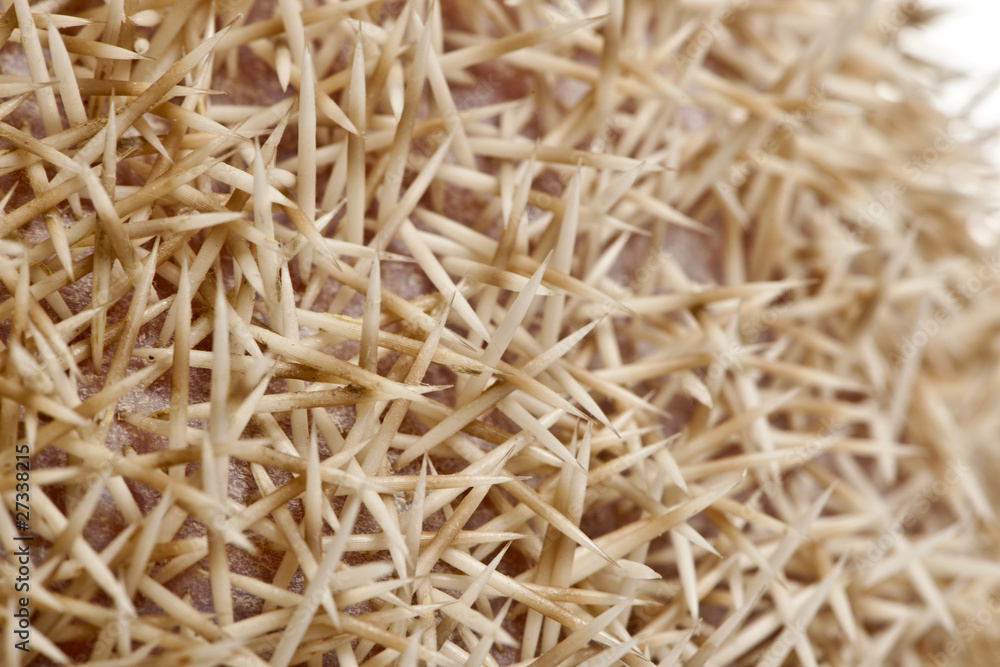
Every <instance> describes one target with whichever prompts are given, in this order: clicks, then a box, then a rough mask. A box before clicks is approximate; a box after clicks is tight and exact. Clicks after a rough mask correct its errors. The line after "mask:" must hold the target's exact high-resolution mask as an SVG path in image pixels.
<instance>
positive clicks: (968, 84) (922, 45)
mask: <svg viewBox="0 0 1000 667" xmlns="http://www.w3.org/2000/svg"><path fill="white" fill-rule="evenodd" d="M922 5H923V6H924V7H927V8H934V9H936V8H942V9H945V10H948V11H947V13H946V14H945V15H944V16H940V17H938V18H937V19H935V20H934V21H933V22H932V23H931V24H929V25H928V26H926V27H923V28H920V29H914V28H907V29H905V30H903V31H902V33H901V34H900V40H901V43H902V45H903V47H904V49H905V50H907V51H909V52H911V53H913V54H914V55H919V56H922V57H924V58H926V59H928V60H933V61H937V62H939V63H942V64H944V65H946V66H948V67H953V68H956V69H959V70H962V71H965V72H968V73H969V74H970V75H971V80H970V81H965V82H961V83H955V84H950V85H948V86H946V87H944V88H943V89H942V90H941V91H940V94H939V98H940V99H939V102H940V104H941V106H942V108H944V109H946V110H947V111H949V112H951V113H957V112H958V111H959V110H960V109H961V108H962V107H963V106H964V105H965V103H966V102H967V101H968V100H969V98H970V97H971V96H972V95H973V94H975V92H976V91H978V90H980V89H981V88H982V87H983V86H984V85H987V84H988V83H989V82H990V80H991V79H995V78H996V77H997V76H998V75H1000V0H925V1H924V2H923V3H922ZM997 82H998V83H1000V79H997ZM996 88H997V86H996V85H994V92H992V93H991V94H990V95H989V96H988V97H987V98H986V99H985V100H984V102H983V103H982V105H980V106H979V107H978V108H977V109H976V110H975V112H974V113H973V116H972V119H973V121H974V122H975V124H976V125H978V126H979V127H982V128H995V127H1000V93H998V92H997V91H996ZM990 154H991V156H992V157H993V159H994V162H995V163H996V164H998V165H1000V146H998V145H997V144H996V143H994V144H993V145H992V146H990Z"/></svg>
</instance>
